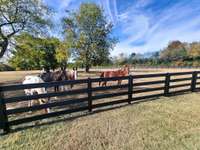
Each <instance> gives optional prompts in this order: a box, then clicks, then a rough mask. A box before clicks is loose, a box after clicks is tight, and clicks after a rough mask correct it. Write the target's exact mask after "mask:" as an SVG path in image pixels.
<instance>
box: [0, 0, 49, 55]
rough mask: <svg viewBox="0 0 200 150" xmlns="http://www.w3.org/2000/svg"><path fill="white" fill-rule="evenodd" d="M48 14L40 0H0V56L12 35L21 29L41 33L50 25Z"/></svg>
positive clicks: (6, 47)
mask: <svg viewBox="0 0 200 150" xmlns="http://www.w3.org/2000/svg"><path fill="white" fill-rule="evenodd" d="M48 14H49V9H48V8H47V7H46V6H44V5H43V4H42V0H0V58H2V57H3V55H4V54H5V52H6V50H7V49H8V46H9V43H10V41H11V40H12V39H13V37H14V35H17V34H19V33H20V32H21V31H26V32H29V33H31V34H34V33H42V32H43V31H44V30H45V29H46V27H47V25H50V24H49V22H50V21H49V20H47V19H46V18H47V15H48Z"/></svg>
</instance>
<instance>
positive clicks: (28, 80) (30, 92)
mask: <svg viewBox="0 0 200 150" xmlns="http://www.w3.org/2000/svg"><path fill="white" fill-rule="evenodd" d="M34 83H44V81H43V80H42V79H41V78H40V77H38V76H31V75H28V76H25V78H24V80H23V82H22V84H34ZM24 92H25V94H26V95H36V94H45V93H47V90H46V89H45V88H44V87H41V88H33V89H24ZM38 101H39V104H44V103H48V102H49V98H40V99H38ZM32 105H33V100H30V101H29V107H31V106H32ZM45 112H47V113H50V109H49V108H47V109H45Z"/></svg>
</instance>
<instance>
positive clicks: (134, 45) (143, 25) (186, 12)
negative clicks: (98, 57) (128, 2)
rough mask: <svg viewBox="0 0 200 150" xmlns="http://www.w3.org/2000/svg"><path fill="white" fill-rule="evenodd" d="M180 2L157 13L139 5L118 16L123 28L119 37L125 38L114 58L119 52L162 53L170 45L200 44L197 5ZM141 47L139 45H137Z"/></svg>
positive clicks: (199, 3) (199, 19)
mask: <svg viewBox="0 0 200 150" xmlns="http://www.w3.org/2000/svg"><path fill="white" fill-rule="evenodd" d="M194 2H195V3H193V2H192V1H190V3H189V4H188V1H179V2H176V3H174V4H173V5H170V6H163V7H162V11H160V13H158V14H157V13H156V12H154V10H152V11H149V10H145V9H144V7H146V6H148V5H149V4H150V1H149V3H145V4H144V5H142V4H138V5H135V6H137V7H135V6H132V7H131V9H130V8H128V9H127V10H126V11H125V12H123V13H121V14H119V18H120V23H119V25H121V26H123V27H122V28H121V29H122V33H124V34H125V35H126V38H123V39H122V40H121V41H120V43H118V44H117V46H116V48H115V50H114V52H113V54H117V53H120V52H122V51H124V52H126V53H131V52H149V51H155V50H159V49H162V48H163V47H165V46H166V45H167V43H168V42H169V41H172V40H181V41H189V42H191V41H194V40H195V41H197V40H200V37H199V36H198V35H200V34H199V33H200V28H198V27H197V26H198V25H200V14H199V13H198V12H200V1H198V2H197V1H194ZM151 3H152V1H151ZM138 43H141V45H138Z"/></svg>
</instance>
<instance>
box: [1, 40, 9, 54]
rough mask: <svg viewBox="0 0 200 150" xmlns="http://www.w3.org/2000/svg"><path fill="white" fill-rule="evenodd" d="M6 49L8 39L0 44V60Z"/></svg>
mask: <svg viewBox="0 0 200 150" xmlns="http://www.w3.org/2000/svg"><path fill="white" fill-rule="evenodd" d="M7 47H8V39H4V41H3V42H2V43H0V58H2V57H3V55H4V54H5V52H6V50H7Z"/></svg>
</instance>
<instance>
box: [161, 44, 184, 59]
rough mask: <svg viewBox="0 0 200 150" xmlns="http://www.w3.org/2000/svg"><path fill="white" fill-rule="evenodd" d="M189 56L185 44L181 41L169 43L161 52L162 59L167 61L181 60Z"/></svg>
mask: <svg viewBox="0 0 200 150" xmlns="http://www.w3.org/2000/svg"><path fill="white" fill-rule="evenodd" d="M186 56H187V50H186V46H185V45H184V43H181V42H180V41H173V42H171V43H169V45H168V47H167V48H166V49H164V50H163V51H161V54H160V58H161V59H165V60H169V61H171V60H179V59H183V58H185V57H186Z"/></svg>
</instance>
